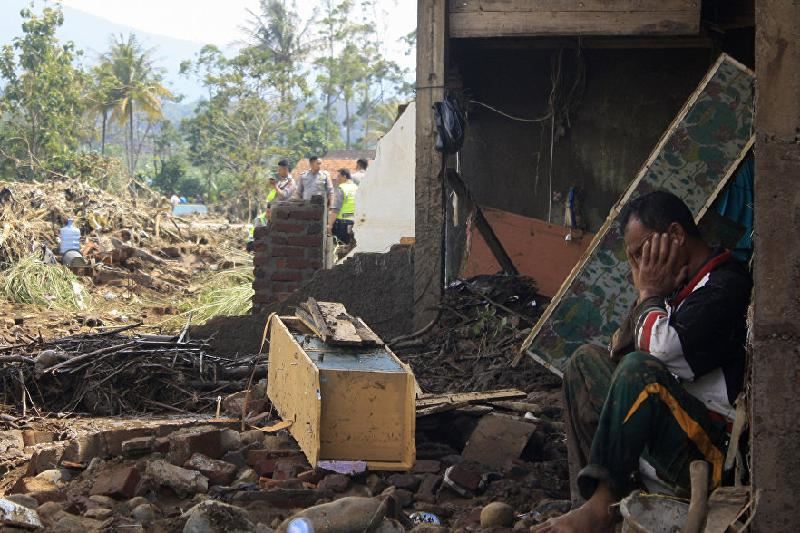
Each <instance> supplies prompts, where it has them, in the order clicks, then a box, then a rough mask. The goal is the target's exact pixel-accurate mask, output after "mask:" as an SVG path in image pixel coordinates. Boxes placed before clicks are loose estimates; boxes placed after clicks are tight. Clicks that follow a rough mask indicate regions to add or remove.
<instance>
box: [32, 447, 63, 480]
mask: <svg viewBox="0 0 800 533" xmlns="http://www.w3.org/2000/svg"><path fill="white" fill-rule="evenodd" d="M66 447H67V445H66V443H55V444H52V445H50V447H48V448H44V449H41V450H36V451H34V452H33V455H31V458H30V460H29V461H28V471H27V472H26V474H25V475H27V476H35V475H36V474H39V473H40V472H44V471H45V470H52V469H57V468H58V464H59V463H60V462H61V459H62V458H63V456H64V450H65V449H66Z"/></svg>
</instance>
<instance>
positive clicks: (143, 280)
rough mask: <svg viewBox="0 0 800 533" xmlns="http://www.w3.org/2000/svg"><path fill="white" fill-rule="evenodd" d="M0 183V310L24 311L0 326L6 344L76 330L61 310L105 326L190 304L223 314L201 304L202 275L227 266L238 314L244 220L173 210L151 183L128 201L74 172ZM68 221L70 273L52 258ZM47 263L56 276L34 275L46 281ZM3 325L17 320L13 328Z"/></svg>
mask: <svg viewBox="0 0 800 533" xmlns="http://www.w3.org/2000/svg"><path fill="white" fill-rule="evenodd" d="M0 189H2V190H0V266H2V270H0V286H2V288H3V292H4V294H5V298H4V300H5V302H4V303H3V304H2V310H3V311H4V315H5V316H7V317H14V318H20V317H24V318H25V320H20V321H19V322H20V323H15V324H4V325H5V326H6V328H4V330H3V331H2V334H3V336H4V337H5V338H6V341H7V342H9V343H14V342H13V341H17V342H25V341H30V339H31V338H34V337H35V336H36V334H37V333H38V331H37V328H38V329H42V330H45V331H48V330H55V331H54V332H53V333H54V334H55V335H66V334H71V333H75V332H76V331H80V330H82V328H81V326H83V324H82V323H81V320H80V317H72V316H69V318H71V319H73V320H65V318H66V317H65V315H64V313H63V311H68V312H75V313H77V312H80V313H81V314H82V315H96V318H98V319H100V318H102V321H104V322H107V323H111V324H113V323H127V322H130V321H132V320H142V321H144V322H146V323H152V324H157V323H161V322H164V321H165V318H164V315H172V316H174V315H177V314H179V313H181V312H187V311H188V310H189V309H190V308H193V307H196V306H204V309H207V311H208V312H204V313H202V317H201V318H202V319H205V318H208V316H207V315H209V314H213V313H216V312H218V311H219V312H222V313H224V312H226V305H225V304H224V303H223V304H219V302H218V300H219V296H220V295H219V294H215V295H212V296H213V298H212V299H213V300H214V301H211V302H210V301H208V300H209V298H205V300H204V295H203V294H202V293H203V290H204V288H205V285H206V282H208V281H213V280H208V279H207V277H208V276H209V275H210V274H215V273H220V272H227V271H229V270H233V271H234V273H233V274H232V275H229V276H225V279H222V280H221V282H224V284H226V286H225V287H224V288H225V289H227V288H228V287H229V286H233V285H236V288H237V289H239V291H238V292H237V293H236V295H235V297H234V298H233V299H235V305H229V306H228V307H229V308H230V309H231V310H232V312H239V311H241V308H242V304H241V302H242V301H245V300H249V295H250V293H249V292H248V291H250V287H249V286H250V283H251V279H252V272H251V270H252V268H251V267H250V265H251V264H252V259H251V257H250V256H249V255H248V254H247V253H246V252H245V251H244V242H245V239H246V237H247V232H246V230H245V227H244V226H243V225H240V224H230V223H228V221H227V220H225V219H221V218H213V217H211V216H200V215H192V216H190V217H175V216H172V214H171V206H170V204H169V202H168V201H167V200H166V199H165V198H162V197H159V196H158V195H156V194H154V193H152V192H150V191H147V192H149V193H150V195H149V196H148V197H147V198H142V197H139V198H137V199H135V200H134V199H132V198H122V197H117V196H114V195H112V194H109V193H107V192H105V191H102V190H100V189H97V188H94V187H91V186H89V185H87V184H86V183H82V182H80V181H77V180H63V181H60V182H48V183H31V182H13V183H0ZM69 219H71V220H73V221H74V225H75V226H76V227H78V228H80V230H81V235H82V237H81V250H80V252H81V254H82V256H83V259H84V262H85V263H86V265H85V266H81V267H73V268H72V273H70V272H68V271H66V269H64V268H61V267H57V266H56V265H54V264H52V263H55V262H56V261H57V257H55V256H54V252H56V251H57V250H58V235H59V228H60V227H61V226H63V225H64V224H65V223H66V222H67V220H69ZM23 266H24V267H25V268H22V267H23ZM46 268H51V269H52V272H53V275H52V276H50V277H53V278H54V279H55V280H56V281H58V282H59V283H58V284H55V283H44V282H42V283H38V284H37V283H33V282H37V281H42V280H44V281H46V276H43V275H42V274H43V272H45V269H46ZM242 268H244V269H246V271H247V272H246V273H245V274H242V272H243V270H242ZM56 274H58V275H56ZM40 278H41V279H40ZM33 285H35V288H36V293H35V294H31V290H30V287H31V286H33ZM64 287H67V288H69V289H71V290H70V291H66V290H65V289H64ZM221 289H222V287H219V286H217V287H214V290H218V291H219V290H221ZM75 295H77V296H75ZM223 296H227V295H223ZM184 300H185V301H184ZM70 314H71V313H70ZM197 314H198V315H199V314H201V313H197ZM23 322H24V323H23ZM178 322H179V321H178ZM196 322H197V320H196ZM181 325H182V323H181V324H180V325H178V326H177V328H179V327H180V326H181ZM12 326H17V327H15V328H14V329H13V331H12ZM169 327H173V328H174V327H175V321H173V323H171V324H169ZM177 328H175V329H177ZM83 331H86V330H85V329H83ZM9 337H11V338H9ZM12 339H13V340H12Z"/></svg>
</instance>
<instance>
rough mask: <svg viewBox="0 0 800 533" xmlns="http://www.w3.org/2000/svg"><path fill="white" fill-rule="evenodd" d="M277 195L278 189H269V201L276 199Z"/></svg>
mask: <svg viewBox="0 0 800 533" xmlns="http://www.w3.org/2000/svg"><path fill="white" fill-rule="evenodd" d="M277 195H278V189H272V190H271V191H269V194H267V203H270V202H271V201H272V200H274V199H275V197H276V196H277Z"/></svg>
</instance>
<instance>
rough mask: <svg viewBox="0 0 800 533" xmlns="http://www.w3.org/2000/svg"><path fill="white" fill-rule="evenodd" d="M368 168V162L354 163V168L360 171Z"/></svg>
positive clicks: (360, 160)
mask: <svg viewBox="0 0 800 533" xmlns="http://www.w3.org/2000/svg"><path fill="white" fill-rule="evenodd" d="M368 166H369V161H367V160H366V159H359V160H358V161H356V168H360V169H361V170H367V167H368Z"/></svg>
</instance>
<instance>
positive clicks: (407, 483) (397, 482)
mask: <svg viewBox="0 0 800 533" xmlns="http://www.w3.org/2000/svg"><path fill="white" fill-rule="evenodd" d="M386 481H387V482H388V483H389V485H392V486H393V487H397V488H398V489H405V490H410V491H411V492H414V491H415V490H417V488H418V487H419V484H420V480H419V479H418V478H417V477H415V476H412V475H411V474H392V475H391V476H389V479H387V480H386Z"/></svg>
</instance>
